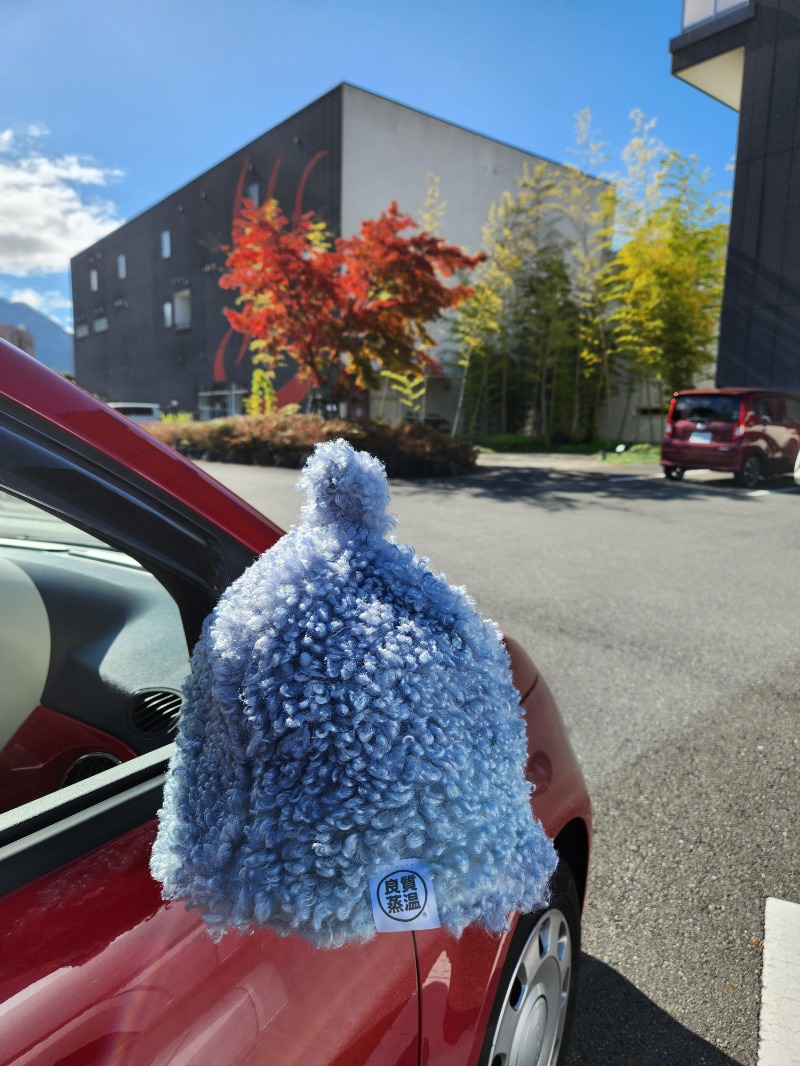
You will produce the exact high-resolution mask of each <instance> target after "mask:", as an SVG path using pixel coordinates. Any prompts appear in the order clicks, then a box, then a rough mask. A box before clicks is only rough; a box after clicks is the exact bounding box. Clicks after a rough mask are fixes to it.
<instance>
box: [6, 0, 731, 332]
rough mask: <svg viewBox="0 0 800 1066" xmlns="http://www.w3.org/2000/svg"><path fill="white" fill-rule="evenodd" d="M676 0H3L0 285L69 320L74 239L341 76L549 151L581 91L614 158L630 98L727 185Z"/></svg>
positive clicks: (114, 219)
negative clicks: (683, 50) (681, 56)
mask: <svg viewBox="0 0 800 1066" xmlns="http://www.w3.org/2000/svg"><path fill="white" fill-rule="evenodd" d="M681 9H682V0H605V2H604V0H571V2H570V0H561V2H556V0H494V2H486V0H480V2H478V0H457V2H454V0H424V2H423V0H405V2H404V3H402V4H381V3H376V2H375V0H280V2H276V0H227V2H222V0H192V2H188V0H136V2H135V3H131V2H130V0H124V2H123V0H68V2H65V0H0V41H2V42H3V89H2V92H0V296H4V297H6V298H7V299H12V298H15V299H22V300H23V301H25V302H28V303H30V304H31V305H32V306H37V307H38V308H39V309H40V310H42V311H43V312H45V313H47V314H49V315H51V317H54V318H56V319H57V320H59V321H61V322H62V323H63V324H65V325H67V326H70V327H71V312H70V298H69V258H70V256H71V255H74V254H75V253H76V252H78V251H80V250H81V249H82V248H85V247H87V246H88V245H89V244H91V243H93V242H94V241H95V240H96V239H98V238H99V237H100V236H101V235H103V234H104V233H106V232H108V231H109V230H111V229H113V228H115V227H116V226H117V225H118V224H119V223H120V222H122V221H124V220H125V219H128V218H131V217H133V216H134V215H136V214H139V213H140V212H141V211H143V210H145V209H146V208H147V207H149V206H150V205H151V204H153V203H155V202H157V201H158V200H160V199H161V198H162V197H164V196H166V195H167V194H168V193H170V192H171V191H172V190H173V189H175V188H178V187H179V186H180V185H182V184H184V183H185V182H186V181H188V180H190V179H191V178H193V177H195V176H196V175H197V174H199V173H201V172H202V171H204V170H206V169H207V168H208V167H210V166H212V165H213V164H214V163H216V162H218V161H219V160H221V159H223V158H224V157H225V156H227V155H229V154H231V153H232V152H234V151H236V150H237V149H238V148H240V147H241V146H242V145H243V144H246V143H247V142H248V141H251V140H253V139H254V138H255V137H257V136H259V135H260V134H261V133H263V132H264V131H265V130H267V129H269V128H270V127H272V126H274V125H275V124H276V123H277V122H280V121H281V120H282V119H284V118H287V117H288V116H289V115H291V114H292V113H293V112H295V111H297V110H298V109H299V108H301V107H303V106H305V105H306V104H308V103H310V102H311V101H312V100H315V99H316V98H317V97H318V96H320V95H322V94H323V93H324V92H327V91H328V90H329V89H331V88H333V87H334V86H335V85H338V84H339V83H340V82H342V81H348V82H351V83H352V84H354V85H358V86H360V87H361V88H364V89H368V90H370V91H372V92H376V93H379V94H381V95H383V96H387V97H389V98H390V99H392V100H396V101H398V102H399V103H402V104H406V105H408V106H410V107H415V108H418V109H420V110H422V111H426V112H429V113H430V114H433V115H435V116H437V117H438V118H443V119H446V120H448V121H450V122H455V123H457V124H459V125H462V126H466V127H467V128H469V129H472V130H476V131H477V132H479V133H483V134H486V135H487V136H491V137H496V138H497V139H498V140H501V141H505V142H507V143H509V144H512V145H515V146H517V147H520V148H524V149H526V150H528V151H531V152H534V153H536V154H537V155H541V156H545V157H546V158H549V159H554V160H556V161H557V162H564V161H569V160H570V159H571V156H570V147H571V146H572V144H573V135H574V116H575V115H576V113H577V112H579V111H580V110H581V109H583V108H585V107H588V108H590V110H591V112H592V115H593V118H594V125H595V128H596V129H597V131H598V132H599V134H600V136H601V138H602V139H603V140H604V141H605V142H607V145H608V148H607V151H608V156H609V158H608V161H607V164H606V166H605V168H604V169H603V171H602V173H605V174H609V175H613V173H614V172H615V171H616V170H619V169H620V167H621V164H620V159H619V153H620V151H621V150H622V148H623V147H624V145H625V144H626V143H627V140H628V138H629V134H630V129H631V122H630V118H629V115H630V112H631V111H632V110H633V109H634V108H638V109H640V110H641V111H643V112H644V113H645V114H646V115H647V116H648V117H651V118H656V119H657V126H656V133H657V135H658V136H659V137H660V139H661V140H662V141H663V142H664V143H665V144H666V145H667V146H668V147H670V148H675V149H678V150H679V151H681V152H683V153H685V154H689V155H696V156H697V157H698V159H699V161H700V164H701V165H702V166H703V167H705V168H708V169H709V170H710V172H711V181H710V189H713V190H720V189H725V188H728V187H729V186H730V182H731V175H730V172H729V170H727V169H726V168H727V167H728V166H729V164H730V162H731V160H732V158H733V154H734V152H735V147H736V131H737V123H738V116H737V115H736V113H735V112H733V111H731V110H729V109H728V108H726V107H724V106H723V105H722V104H719V103H717V102H716V101H714V100H711V99H709V98H707V97H705V96H704V95H702V94H701V93H699V92H698V91H697V90H695V89H692V88H691V87H690V86H687V85H685V84H683V83H682V82H680V81H679V80H677V79H676V78H673V77H672V75H671V74H670V56H669V41H670V39H671V38H672V37H675V36H676V35H677V34H678V33H679V32H680V20H681ZM401 206H402V205H401Z"/></svg>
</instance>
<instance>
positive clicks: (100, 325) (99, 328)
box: [92, 318, 108, 333]
mask: <svg viewBox="0 0 800 1066" xmlns="http://www.w3.org/2000/svg"><path fill="white" fill-rule="evenodd" d="M92 329H93V330H94V331H95V333H105V331H106V330H107V329H108V319H107V318H96V319H95V320H94V322H92Z"/></svg>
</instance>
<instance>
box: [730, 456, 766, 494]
mask: <svg viewBox="0 0 800 1066" xmlns="http://www.w3.org/2000/svg"><path fill="white" fill-rule="evenodd" d="M760 478H761V460H760V459H759V457H758V456H757V455H755V454H753V455H748V456H747V458H746V459H745V461H744V462H743V463H742V469H741V470H740V471H739V473H738V474H736V475H735V477H734V480H735V482H736V484H737V485H743V486H744V487H745V488H746V489H752V488H755V486H756V485H757V484H758V481H759V479H760Z"/></svg>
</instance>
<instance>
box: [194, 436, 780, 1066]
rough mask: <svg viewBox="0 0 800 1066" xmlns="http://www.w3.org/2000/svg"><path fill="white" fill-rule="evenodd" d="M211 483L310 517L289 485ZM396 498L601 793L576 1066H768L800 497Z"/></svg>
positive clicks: (564, 489)
mask: <svg viewBox="0 0 800 1066" xmlns="http://www.w3.org/2000/svg"><path fill="white" fill-rule="evenodd" d="M208 468H209V470H210V472H212V473H213V474H214V475H215V476H217V477H219V478H220V480H222V481H224V482H225V483H227V484H228V485H229V486H230V487H231V488H233V489H234V491H237V492H239V494H240V495H242V496H244V497H245V498H247V499H249V500H250V501H251V502H252V503H254V504H255V505H256V506H257V507H259V509H261V510H263V511H264V512H265V513H266V514H268V515H270V517H272V518H273V519H274V520H275V521H277V522H278V523H279V524H282V525H284V526H287V525H289V524H291V523H292V522H294V521H296V519H297V515H298V511H299V506H300V503H301V499H300V497H299V496H298V495H297V494H296V493H295V492H294V488H293V485H294V482H295V480H296V477H297V472H296V471H289V470H282V469H279V470H276V469H267V470H265V469H260V468H249V467H232V466H231V467H228V466H221V465H219V464H208ZM392 493H393V496H392V506H393V509H394V510H395V511H396V512H397V514H398V517H399V523H398V529H397V535H398V537H399V538H400V539H401V540H405V541H407V542H409V543H411V544H413V545H414V546H415V548H417V550H418V551H419V552H420V553H421V554H423V555H427V556H429V557H430V558H431V561H432V564H433V565H434V567H435V568H436V569H438V570H442V571H444V572H445V573H446V574H447V576H448V578H449V579H450V580H452V581H455V582H457V583H459V584H462V583H463V584H466V585H467V586H468V588H469V589H470V591H471V592H472V594H473V595H474V596H475V598H476V599H477V601H478V604H479V606H480V607H481V609H482V610H483V611H484V613H485V614H487V615H489V616H490V617H493V618H495V619H496V620H497V621H498V623H499V624H500V625H501V626H502V627H503V629H505V630H506V631H508V632H510V633H511V634H513V635H514V636H515V637H516V638H517V639H518V640H520V641H521V642H522V643H523V644H524V645H525V646H526V647H527V648H528V650H529V651H530V652H531V654H532V655H533V657H534V659H535V660H536V661H537V664H538V665H539V667H540V669H541V671H542V673H543V674H544V676H545V677H546V678H547V680H548V682H549V684H550V687H551V688H552V689H553V692H554V694H555V696H556V698H557V700H558V703H559V705H560V707H561V709H562V713H563V715H564V717H565V719H566V721H567V724H568V727H569V730H570V734H571V736H572V740H573V744H574V746H575V749H576V752H577V753H578V756H579V759H580V761H581V764H582V766H583V769H584V773H585V775H586V778H587V782H588V784H589V787H590V790H591V792H592V797H593V803H594V808H595V842H594V855H593V862H592V871H591V879H590V887H589V899H588V903H587V907H586V912H585V921H584V944H583V949H584V957H583V973H582V978H581V985H580V1004H579V1012H578V1020H577V1026H576V1030H575V1034H574V1039H573V1046H572V1052H571V1056H570V1060H569V1061H570V1063H571V1064H576V1066H577V1064H592V1066H599V1064H601V1063H602V1064H605V1066H608V1064H611V1066H617V1064H619V1066H622V1064H628V1063H631V1064H636V1066H656V1064H670V1066H671V1064H676V1066H677V1064H681V1066H684V1064H703V1063H707V1064H714V1066H722V1064H726V1066H730V1064H733V1066H756V1064H757V1062H758V1061H759V1060H758V1041H759V1009H760V1003H761V967H762V959H763V938H764V907H765V900H766V899H767V897H775V898H778V899H783V900H794V901H800V849H798V848H797V830H796V823H797V818H798V813H800V774H798V769H799V767H798V761H799V760H798V736H799V734H798V726H797V720H798V692H799V691H800V686H798V676H799V674H798V667H799V666H800V647H799V646H798V638H797V632H798V621H800V567H798V565H797V557H798V548H797V540H798V538H797V531H796V530H797V523H798V517H799V516H798V508H800V490H796V489H795V488H794V487H793V485H792V484H791V483H790V482H789V481H788V480H784V481H782V482H776V483H774V484H769V485H766V486H764V487H760V488H759V489H758V490H755V491H750V492H748V491H746V490H742V489H736V488H734V486H733V484H732V482H731V480H730V478H726V477H720V476H719V475H708V474H687V477H686V479H685V480H684V481H683V482H680V483H675V482H668V481H666V480H665V479H664V478H663V477H661V476H660V472H659V470H658V467H655V466H643V467H628V466H612V465H611V464H608V463H599V462H598V461H596V460H594V459H581V460H574V459H571V458H570V459H565V458H564V457H556V458H555V459H553V458H551V457H541V456H537V457H533V458H529V457H521V458H520V457H492V459H491V460H483V461H482V464H481V467H480V469H479V471H478V472H477V473H476V474H474V475H472V476H470V477H466V478H458V479H453V480H447V481H445V480H441V481H419V482H410V481H398V482H394V483H393V484H392ZM792 1061H794V1060H793V1059H790V1058H787V1059H786V1062H787V1063H789V1062H792Z"/></svg>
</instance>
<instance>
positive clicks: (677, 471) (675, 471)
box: [663, 466, 686, 481]
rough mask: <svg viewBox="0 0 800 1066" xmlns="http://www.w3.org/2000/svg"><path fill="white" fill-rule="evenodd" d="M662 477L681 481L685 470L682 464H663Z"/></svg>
mask: <svg viewBox="0 0 800 1066" xmlns="http://www.w3.org/2000/svg"><path fill="white" fill-rule="evenodd" d="M663 469H664V477H666V478H669V480H670V481H681V480H682V479H683V475H684V474H685V473H686V471H685V470H684V469H683V467H682V466H665V467H664V468H663Z"/></svg>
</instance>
